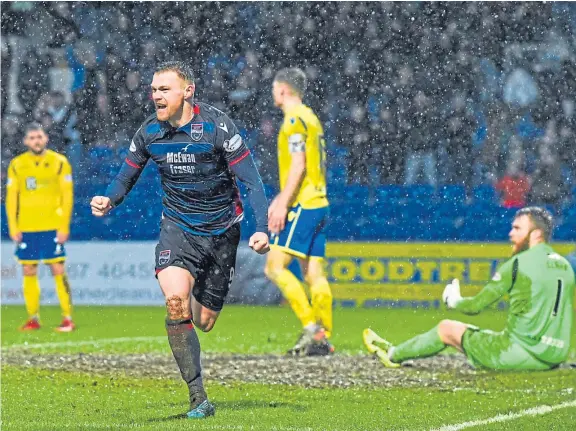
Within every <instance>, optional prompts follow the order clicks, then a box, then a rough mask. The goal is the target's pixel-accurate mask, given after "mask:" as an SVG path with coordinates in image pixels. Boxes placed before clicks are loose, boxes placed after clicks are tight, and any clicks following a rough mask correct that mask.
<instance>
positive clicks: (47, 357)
mask: <svg viewBox="0 0 576 431" xmlns="http://www.w3.org/2000/svg"><path fill="white" fill-rule="evenodd" d="M2 356H3V357H2V363H3V364H9V365H17V366H23V367H36V368H43V369H47V370H62V371H81V372H90V373H95V374H123V375H130V376H144V377H153V378H154V377H162V378H166V377H171V378H178V379H179V378H180V373H179V371H178V368H177V367H176V363H175V361H174V359H173V358H172V357H171V356H168V355H160V354H136V355H117V354H66V355H63V354H41V355H39V354H37V353H27V352H26V351H18V352H10V351H5V352H3V355H2ZM202 364H203V367H204V376H205V380H206V381H212V382H218V383H221V384H227V383H232V382H251V383H266V384H288V385H298V386H304V387H340V388H347V387H352V386H371V387H374V386H384V387H390V386H402V387H426V386H434V387H443V386H446V387H449V386H452V384H451V383H450V380H452V379H451V378H449V377H448V378H447V376H446V373H449V374H454V375H455V376H456V375H457V376H459V377H465V376H467V375H468V376H470V375H473V374H474V373H475V371H474V370H473V369H472V368H471V367H469V366H468V365H467V363H466V361H465V358H464V356H461V355H458V356H438V357H436V358H429V359H423V360H419V361H414V362H412V363H407V364H405V365H404V366H403V367H402V368H400V369H386V368H384V367H383V366H382V365H381V364H380V362H378V361H377V360H376V359H375V358H373V357H370V356H365V355H358V356H347V355H333V356H331V357H307V358H293V357H286V356H273V355H221V354H218V355H217V354H207V355H204V356H203V361H202ZM455 376H454V377H455Z"/></svg>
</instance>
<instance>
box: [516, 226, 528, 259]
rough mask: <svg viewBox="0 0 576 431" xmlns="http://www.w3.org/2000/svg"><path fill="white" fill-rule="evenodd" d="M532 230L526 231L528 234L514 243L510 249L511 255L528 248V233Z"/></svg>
mask: <svg viewBox="0 0 576 431" xmlns="http://www.w3.org/2000/svg"><path fill="white" fill-rule="evenodd" d="M531 233H532V231H530V232H528V235H526V236H525V237H524V239H523V240H522V241H521V242H520V243H519V244H514V249H513V251H512V256H516V255H517V254H518V253H522V252H523V251H526V250H528V249H529V248H530V234H531Z"/></svg>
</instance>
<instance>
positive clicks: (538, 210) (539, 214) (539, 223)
mask: <svg viewBox="0 0 576 431" xmlns="http://www.w3.org/2000/svg"><path fill="white" fill-rule="evenodd" d="M522 216H528V217H529V218H530V221H532V224H533V225H534V227H535V228H536V229H539V230H540V231H541V232H542V237H543V238H544V241H546V242H548V241H550V238H551V237H552V230H553V229H554V219H553V217H552V214H550V212H549V211H548V210H546V209H545V208H542V207H524V208H522V209H519V210H518V211H516V214H515V215H514V218H518V217H522Z"/></svg>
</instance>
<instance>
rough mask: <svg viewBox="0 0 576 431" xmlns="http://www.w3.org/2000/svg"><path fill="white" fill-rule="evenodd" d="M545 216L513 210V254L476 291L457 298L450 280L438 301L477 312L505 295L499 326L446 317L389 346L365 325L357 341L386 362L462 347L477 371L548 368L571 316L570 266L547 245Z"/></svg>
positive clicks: (557, 356) (566, 341) (558, 359)
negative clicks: (503, 322) (499, 328)
mask: <svg viewBox="0 0 576 431" xmlns="http://www.w3.org/2000/svg"><path fill="white" fill-rule="evenodd" d="M551 232H552V216H551V215H550V213H548V212H547V211H546V210H545V209H542V208H538V207H527V208H523V209H521V210H519V211H518V212H517V213H516V215H515V217H514V221H513V223H512V230H511V231H510V233H509V236H510V241H511V242H512V248H513V256H512V258H510V259H509V260H508V261H507V262H505V263H504V264H503V265H502V266H501V267H500V268H499V269H498V272H496V274H495V275H494V277H493V278H492V280H491V281H490V282H489V283H488V284H487V285H486V286H485V287H484V288H483V289H482V291H481V292H479V293H478V295H476V296H474V297H471V298H462V297H461V296H460V284H459V282H458V280H457V279H455V280H454V281H453V282H452V283H451V284H449V285H448V286H446V289H445V290H444V293H443V295H442V299H443V300H444V303H445V304H446V306H447V307H448V308H451V309H455V310H458V311H461V312H462V313H464V314H478V313H479V312H480V311H481V310H482V309H484V308H486V307H487V306H489V305H490V304H493V303H494V302H496V301H498V300H499V299H501V298H502V297H503V296H504V295H508V296H509V298H510V308H509V311H508V313H509V315H508V322H507V324H506V328H505V329H504V330H503V331H502V332H493V331H489V330H481V329H479V328H477V327H475V326H472V325H468V324H466V323H462V322H457V321H454V320H442V321H441V322H440V324H439V325H438V326H436V327H434V328H433V329H431V330H430V331H428V332H426V333H424V334H421V335H417V336H416V337H414V338H412V339H410V340H408V341H405V342H404V343H401V344H399V345H398V346H393V345H392V344H391V343H389V342H388V341H386V340H384V339H383V338H381V337H379V336H378V335H377V334H376V333H375V332H374V331H372V330H370V329H365V330H364V333H363V338H364V344H365V345H366V347H367V348H368V351H370V352H371V353H373V354H375V355H376V356H378V358H379V359H380V361H381V362H382V363H383V364H384V365H385V366H387V367H399V366H400V363H401V362H403V361H406V360H408V359H415V358H425V357H428V356H433V355H436V354H438V353H440V352H441V351H442V350H444V349H445V348H446V347H447V346H452V347H455V348H457V349H458V350H460V351H461V352H464V353H465V354H466V356H467V357H468V361H469V362H470V363H471V364H472V365H473V366H474V367H478V368H487V369H493V370H548V369H551V368H554V367H557V366H558V365H559V364H561V363H562V362H564V361H566V359H567V358H568V355H569V352H570V334H571V329H572V321H573V300H574V284H575V283H574V271H573V270H572V268H571V267H570V264H569V263H568V261H567V260H566V259H564V258H563V257H562V256H560V255H559V254H557V253H556V252H554V250H553V249H552V247H550V245H548V241H549V239H550V234H551Z"/></svg>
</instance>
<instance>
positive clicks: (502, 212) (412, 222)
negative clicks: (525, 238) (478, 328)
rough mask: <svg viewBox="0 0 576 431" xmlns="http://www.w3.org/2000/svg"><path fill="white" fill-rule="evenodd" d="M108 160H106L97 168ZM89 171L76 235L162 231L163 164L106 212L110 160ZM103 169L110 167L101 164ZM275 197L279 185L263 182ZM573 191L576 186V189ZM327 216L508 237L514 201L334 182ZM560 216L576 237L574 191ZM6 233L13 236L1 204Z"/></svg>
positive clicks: (334, 234)
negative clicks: (96, 203)
mask: <svg viewBox="0 0 576 431" xmlns="http://www.w3.org/2000/svg"><path fill="white" fill-rule="evenodd" d="M91 156H92V157H96V158H98V159H100V158H101V159H113V158H117V157H118V156H117V155H114V154H112V153H111V152H110V151H94V154H92V155H91ZM98 165H100V166H103V165H106V166H107V168H98ZM86 166H92V167H93V169H86V170H85V172H84V177H83V178H82V179H81V180H80V181H79V180H78V178H77V181H76V183H75V189H74V192H75V205H74V213H73V223H72V229H71V237H72V238H73V239H74V240H93V239H98V240H154V239H156V238H157V236H158V232H159V227H160V225H159V223H160V217H161V211H162V206H161V196H162V190H161V187H160V184H159V178H158V172H157V170H156V168H155V167H154V166H152V165H149V166H147V167H146V168H145V169H144V171H143V173H142V175H141V177H140V179H139V181H138V183H137V184H136V185H135V186H134V188H133V190H132V191H131V193H130V194H129V195H128V197H127V198H126V200H125V202H124V203H123V204H122V205H121V206H120V207H119V208H117V209H115V210H114V211H113V212H112V213H111V214H110V215H109V216H108V217H106V218H104V219H97V218H95V217H93V216H92V214H91V211H90V207H89V202H90V199H91V197H92V196H94V195H97V194H103V193H104V191H105V189H106V185H107V183H108V181H109V179H110V176H111V174H112V173H114V172H116V171H117V170H118V163H117V160H116V163H115V165H114V167H113V168H112V167H110V166H111V165H110V164H108V162H107V163H106V164H102V163H101V164H98V163H88V162H86ZM104 169H105V171H106V172H103V170H104ZM265 190H266V195H267V196H268V198H269V199H272V198H273V197H274V196H275V195H276V194H277V193H278V187H277V186H273V185H266V186H265ZM573 192H574V193H576V189H574V190H573ZM240 193H241V196H243V198H244V201H245V202H246V205H245V220H244V221H243V229H242V232H243V238H244V239H247V238H248V237H249V234H250V232H252V231H253V229H254V226H255V219H254V213H253V211H252V208H251V207H250V206H249V204H248V202H247V200H246V189H245V188H244V187H243V186H242V185H241V184H240ZM328 197H329V200H330V221H329V227H328V238H329V240H332V241H351V240H354V241H502V240H505V239H506V238H507V235H508V232H509V230H510V221H511V220H512V218H513V216H514V213H515V212H516V209H507V208H502V207H501V206H500V205H499V204H498V202H497V199H496V193H495V191H494V189H493V188H492V187H491V186H487V185H484V186H479V187H477V188H475V189H473V190H471V191H469V192H468V193H467V191H466V190H465V189H464V187H462V186H454V185H443V186H440V187H438V189H437V190H435V189H434V188H432V187H431V186H426V185H412V186H400V185H383V186H379V187H375V188H371V187H366V186H362V185H348V186H347V185H345V184H342V183H336V184H329V187H328ZM549 210H550V211H552V212H553V214H554V215H555V217H556V220H557V228H556V230H555V233H554V238H555V239H556V240H561V241H575V240H576V197H575V198H574V199H572V200H571V201H569V202H568V203H565V204H564V205H562V206H559V207H557V208H555V207H549ZM1 232H2V238H4V239H6V238H8V228H7V223H6V216H5V213H4V211H3V212H2V218H1Z"/></svg>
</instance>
